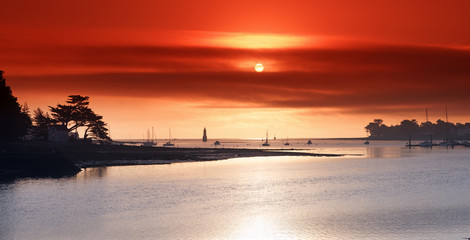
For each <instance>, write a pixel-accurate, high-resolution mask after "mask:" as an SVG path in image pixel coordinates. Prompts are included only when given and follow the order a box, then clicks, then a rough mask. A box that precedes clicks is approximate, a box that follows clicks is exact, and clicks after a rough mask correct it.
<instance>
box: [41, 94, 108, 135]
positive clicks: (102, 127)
mask: <svg viewBox="0 0 470 240" xmlns="http://www.w3.org/2000/svg"><path fill="white" fill-rule="evenodd" d="M88 99H89V97H88V96H80V95H70V96H69V97H68V99H67V101H66V103H67V104H65V105H62V104H58V105H57V107H51V106H49V109H50V110H51V113H52V118H53V120H54V121H55V122H56V123H57V124H62V125H64V126H66V127H67V129H68V130H69V131H73V130H76V129H78V128H80V127H86V129H85V134H84V136H83V138H84V139H86V138H87V137H88V136H89V135H88V133H89V132H91V133H92V134H91V135H92V137H94V138H96V139H110V138H109V137H108V129H107V128H106V123H105V122H103V121H102V119H103V117H102V116H100V115H97V114H95V113H94V112H93V110H91V109H90V108H89V107H88V105H89V103H90V102H89V101H88Z"/></svg>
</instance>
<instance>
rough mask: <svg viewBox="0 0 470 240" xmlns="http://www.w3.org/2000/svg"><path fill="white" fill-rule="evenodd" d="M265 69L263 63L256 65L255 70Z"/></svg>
mask: <svg viewBox="0 0 470 240" xmlns="http://www.w3.org/2000/svg"><path fill="white" fill-rule="evenodd" d="M263 70H264V66H263V64H261V63H258V64H256V65H255V71H257V72H262V71H263Z"/></svg>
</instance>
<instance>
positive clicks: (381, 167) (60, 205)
mask: <svg viewBox="0 0 470 240" xmlns="http://www.w3.org/2000/svg"><path fill="white" fill-rule="evenodd" d="M402 145H403V144H402V143H397V142H388V143H387V142H381V143H372V144H371V145H370V146H364V145H362V143H360V142H346V143H344V142H341V143H334V142H330V143H329V144H326V145H321V143H318V145H317V146H315V147H312V148H313V149H314V150H313V151H316V152H328V151H329V152H335V153H338V152H343V153H360V154H363V156H346V157H336V158H314V157H271V158H243V159H229V160H225V161H215V162H200V163H180V164H171V165H155V166H126V167H108V168H90V169H86V171H83V172H81V173H80V174H78V175H77V176H76V177H73V178H67V179H45V180H34V179H29V180H21V181H16V182H13V183H0V239H436V240H437V239H439V240H442V239H456V240H457V239H463V238H465V237H470V149H468V148H467V149H465V148H455V149H446V148H443V147H441V148H439V147H436V148H433V149H419V148H417V149H411V150H410V149H406V148H403V147H401V146H402Z"/></svg>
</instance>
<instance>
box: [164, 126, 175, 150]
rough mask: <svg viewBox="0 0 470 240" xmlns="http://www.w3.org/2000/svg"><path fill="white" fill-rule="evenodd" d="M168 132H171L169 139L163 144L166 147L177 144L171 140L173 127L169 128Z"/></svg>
mask: <svg viewBox="0 0 470 240" xmlns="http://www.w3.org/2000/svg"><path fill="white" fill-rule="evenodd" d="M168 134H169V139H168V142H166V143H165V144H163V146H164V147H173V146H175V144H173V143H172V142H171V129H170V128H168Z"/></svg>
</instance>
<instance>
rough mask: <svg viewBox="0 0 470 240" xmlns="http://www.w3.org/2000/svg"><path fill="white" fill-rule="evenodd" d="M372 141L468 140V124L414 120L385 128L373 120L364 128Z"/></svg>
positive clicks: (379, 121) (385, 126)
mask: <svg viewBox="0 0 470 240" xmlns="http://www.w3.org/2000/svg"><path fill="white" fill-rule="evenodd" d="M365 130H366V132H367V133H368V135H369V139H372V140H427V139H435V140H443V141H454V140H469V139H470V123H465V124H462V123H456V124H453V123H450V122H447V121H443V120H441V119H439V120H437V121H436V123H432V122H430V121H426V122H422V123H420V124H419V123H418V122H417V121H416V119H412V120H403V121H401V122H400V124H398V125H390V126H387V125H385V124H383V120H382V119H374V121H373V122H370V123H369V124H368V125H367V126H366V127H365Z"/></svg>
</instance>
